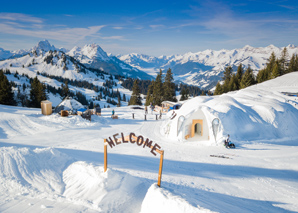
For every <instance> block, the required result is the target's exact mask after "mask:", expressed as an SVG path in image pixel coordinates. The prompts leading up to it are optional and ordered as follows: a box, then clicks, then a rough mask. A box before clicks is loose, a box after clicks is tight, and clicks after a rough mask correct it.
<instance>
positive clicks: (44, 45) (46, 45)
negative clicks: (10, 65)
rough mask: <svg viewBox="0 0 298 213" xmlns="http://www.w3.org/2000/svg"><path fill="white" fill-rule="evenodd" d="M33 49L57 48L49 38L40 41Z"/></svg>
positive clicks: (45, 50) (42, 50) (43, 50)
mask: <svg viewBox="0 0 298 213" xmlns="http://www.w3.org/2000/svg"><path fill="white" fill-rule="evenodd" d="M32 50H33V51H34V50H35V51H37V52H48V51H50V50H52V51H54V50H56V47H55V46H54V45H51V44H50V42H49V41H48V40H44V41H40V42H38V44H37V46H35V47H33V48H32Z"/></svg>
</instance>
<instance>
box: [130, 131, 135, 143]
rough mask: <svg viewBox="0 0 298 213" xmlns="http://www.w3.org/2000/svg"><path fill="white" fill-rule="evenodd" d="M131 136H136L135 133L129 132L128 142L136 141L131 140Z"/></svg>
mask: <svg viewBox="0 0 298 213" xmlns="http://www.w3.org/2000/svg"><path fill="white" fill-rule="evenodd" d="M132 136H136V135H135V133H133V132H132V133H130V134H129V140H130V143H134V142H136V141H133V140H132Z"/></svg>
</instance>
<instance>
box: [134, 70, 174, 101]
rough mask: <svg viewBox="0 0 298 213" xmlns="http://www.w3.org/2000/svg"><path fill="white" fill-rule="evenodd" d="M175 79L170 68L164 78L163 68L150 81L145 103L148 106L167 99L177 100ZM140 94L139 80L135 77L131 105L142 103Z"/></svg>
mask: <svg viewBox="0 0 298 213" xmlns="http://www.w3.org/2000/svg"><path fill="white" fill-rule="evenodd" d="M173 81H174V78H173V73H172V70H171V69H170V68H169V69H168V70H167V72H166V76H165V78H163V74H162V70H160V71H159V73H158V74H157V76H156V78H155V80H152V81H150V84H149V86H148V89H147V96H146V103H145V105H146V106H148V105H149V104H151V103H152V104H153V105H161V102H162V101H165V100H167V101H173V102H177V99H176V90H175V83H174V82H173ZM140 94H141V91H140V87H139V80H137V79H135V80H134V83H133V88H132V95H131V98H130V101H129V105H142V98H141V96H140Z"/></svg>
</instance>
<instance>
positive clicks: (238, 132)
mask: <svg viewBox="0 0 298 213" xmlns="http://www.w3.org/2000/svg"><path fill="white" fill-rule="evenodd" d="M297 82H298V72H293V73H290V74H287V75H284V76H281V77H278V78H276V79H273V80H270V81H267V82H264V83H261V84H258V85H254V86H251V87H248V88H245V89H242V90H239V91H235V92H229V93H226V94H223V95H220V96H212V97H203V96H199V97H196V98H193V99H191V100H189V101H187V102H185V103H184V104H183V106H182V107H181V109H180V110H178V111H177V116H176V117H175V118H174V119H172V120H170V119H168V120H167V121H165V122H164V124H163V128H162V131H164V132H166V133H167V134H168V135H167V137H168V138H172V139H176V138H177V135H178V137H179V139H180V140H181V141H185V138H184V137H185V133H184V132H185V131H186V130H188V129H187V128H189V126H191V124H188V123H186V122H184V124H183V125H182V129H183V131H181V132H182V133H181V132H180V133H179V134H177V126H178V119H179V117H180V116H184V117H185V119H188V120H187V121H189V120H191V119H194V118H193V115H194V114H195V112H196V111H198V110H201V111H202V112H203V113H204V116H205V117H206V122H207V123H208V128H209V132H212V124H211V122H212V120H213V119H214V118H218V119H219V120H220V129H221V131H220V132H219V133H218V136H217V139H218V140H217V141H215V139H214V137H213V135H210V142H211V143H210V144H219V143H220V142H221V141H222V140H223V138H225V137H226V135H227V134H230V135H231V137H232V140H236V141H243V140H244V139H245V140H247V141H254V140H276V139H279V140H288V139H295V138H298V132H297V131H296V127H297V126H298V110H297V109H298V99H297V97H291V96H287V95H284V94H283V93H282V92H294V91H296V92H297V91H298V84H297ZM161 133H162V132H161ZM164 134H165V133H164ZM183 134H184V135H183ZM216 142H217V143H216Z"/></svg>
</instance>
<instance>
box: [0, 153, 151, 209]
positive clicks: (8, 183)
mask: <svg viewBox="0 0 298 213" xmlns="http://www.w3.org/2000/svg"><path fill="white" fill-rule="evenodd" d="M73 161H74V160H73V159H72V158H70V157H69V156H68V155H66V154H64V153H61V152H60V151H58V150H56V149H53V148H43V149H39V148H37V149H34V150H32V149H29V148H17V147H1V148H0V190H1V192H9V193H18V194H19V193H21V194H25V195H27V194H30V195H31V196H32V197H35V198H40V199H41V198H47V199H51V200H56V201H58V202H71V203H72V204H75V205H81V206H86V207H88V208H90V209H94V210H97V211H103V212H117V210H118V209H122V210H125V211H126V212H139V211H140V208H141V204H142V201H143V199H144V197H145V194H146V191H147V187H148V184H145V183H144V182H143V181H142V180H141V179H138V178H136V177H133V176H131V175H129V174H127V173H124V172H120V171H114V170H112V169H108V171H107V172H106V173H104V172H103V167H100V166H94V165H92V164H88V163H86V162H82V161H79V162H73ZM16 191H17V192H16ZM2 196H4V195H2ZM2 196H0V198H1V197H2ZM3 200H4V197H3ZM0 203H1V202H0ZM30 205H31V204H30ZM0 211H1V208H0Z"/></svg>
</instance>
